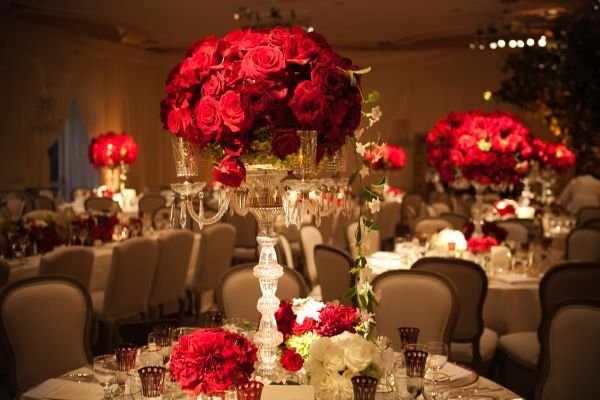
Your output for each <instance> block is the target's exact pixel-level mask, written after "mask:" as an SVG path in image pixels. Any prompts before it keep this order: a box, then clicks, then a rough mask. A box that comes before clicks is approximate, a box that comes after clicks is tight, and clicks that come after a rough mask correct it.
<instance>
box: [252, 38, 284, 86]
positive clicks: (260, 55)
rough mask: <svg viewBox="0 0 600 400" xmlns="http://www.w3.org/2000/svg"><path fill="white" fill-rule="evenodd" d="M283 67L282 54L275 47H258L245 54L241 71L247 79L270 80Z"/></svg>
mask: <svg viewBox="0 0 600 400" xmlns="http://www.w3.org/2000/svg"><path fill="white" fill-rule="evenodd" d="M284 67H285V59H284V57H283V53H282V52H281V50H279V49H278V48H277V47H268V46H258V47H254V48H252V49H250V50H248V52H247V53H246V55H245V56H244V58H243V59H242V66H241V71H242V73H243V74H244V76H245V77H246V78H249V79H257V80H258V79H260V80H263V79H270V78H272V77H274V76H277V75H278V74H280V73H281V72H282V71H283V69H284Z"/></svg>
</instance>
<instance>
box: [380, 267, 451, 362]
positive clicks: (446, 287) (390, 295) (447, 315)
mask: <svg viewBox="0 0 600 400" xmlns="http://www.w3.org/2000/svg"><path fill="white" fill-rule="evenodd" d="M372 285H373V292H375V293H378V294H379V295H380V296H381V298H382V299H385V300H383V301H381V302H379V304H370V305H369V307H370V308H371V310H372V311H373V312H374V314H375V317H374V318H375V323H376V326H377V330H378V332H379V334H380V335H383V336H387V337H388V338H390V339H391V341H392V346H393V348H394V349H395V350H396V351H400V350H401V342H400V336H399V335H398V328H399V327H402V326H414V327H417V328H419V329H420V334H419V342H422V343H426V342H430V341H435V342H444V343H446V344H447V345H448V348H450V343H451V342H452V333H453V332H454V326H455V325H456V320H457V318H458V311H459V310H458V301H457V298H456V293H455V290H454V287H453V286H452V284H451V283H450V282H449V281H448V279H446V278H444V277H442V276H440V275H439V274H434V273H433V272H428V271H417V270H401V271H387V272H384V273H383V274H381V275H378V276H377V277H376V278H375V279H374V280H373V282H372Z"/></svg>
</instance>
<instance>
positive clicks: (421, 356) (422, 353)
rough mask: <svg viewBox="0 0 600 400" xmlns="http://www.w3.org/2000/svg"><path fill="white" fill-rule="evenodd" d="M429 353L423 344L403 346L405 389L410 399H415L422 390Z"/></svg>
mask: <svg viewBox="0 0 600 400" xmlns="http://www.w3.org/2000/svg"><path fill="white" fill-rule="evenodd" d="M428 356H429V353H428V351H427V346H425V345H424V344H407V345H406V346H404V362H405V364H406V376H407V383H406V388H407V391H408V393H410V395H411V396H412V399H416V398H417V397H418V396H419V394H420V393H421V391H422V389H423V376H425V371H426V370H427V360H428Z"/></svg>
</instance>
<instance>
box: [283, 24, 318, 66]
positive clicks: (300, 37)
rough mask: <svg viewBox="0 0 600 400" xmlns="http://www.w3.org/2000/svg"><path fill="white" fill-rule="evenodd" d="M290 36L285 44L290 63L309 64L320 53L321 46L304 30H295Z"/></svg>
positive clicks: (287, 58)
mask: <svg viewBox="0 0 600 400" xmlns="http://www.w3.org/2000/svg"><path fill="white" fill-rule="evenodd" d="M292 31H293V33H292V34H291V35H290V37H289V38H288V40H287V42H286V43H285V46H284V52H285V58H286V61H287V62H288V63H292V64H300V65H304V64H308V62H309V61H310V60H311V59H312V58H313V57H315V55H316V54H317V53H318V51H319V50H320V49H319V46H317V44H316V43H315V41H314V40H312V39H311V38H310V37H308V36H306V33H304V31H302V30H295V31H294V29H293V28H292Z"/></svg>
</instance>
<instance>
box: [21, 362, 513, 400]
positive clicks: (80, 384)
mask: <svg viewBox="0 0 600 400" xmlns="http://www.w3.org/2000/svg"><path fill="white" fill-rule="evenodd" d="M449 367H450V368H453V370H456V369H457V368H460V367H457V366H455V365H451V366H449ZM270 389H274V390H270ZM275 389H277V390H275ZM291 390H293V389H290V390H289V392H291ZM285 392H286V390H285V386H283V387H281V386H279V385H275V386H274V387H269V386H266V387H265V389H264V390H263V395H262V397H261V398H262V399H263V400H308V399H307V398H306V396H302V397H301V396H298V395H297V393H298V392H294V395H292V394H291V393H290V394H289V396H290V397H287V396H285ZM307 392H308V393H310V392H311V391H307ZM282 394H283V395H282ZM99 398H102V389H101V387H100V385H99V384H98V383H96V382H95V381H94V378H93V373H92V369H91V367H90V366H89V365H87V366H83V367H81V368H78V369H76V370H74V371H71V372H68V373H66V374H64V375H61V376H59V377H56V378H51V379H48V380H46V381H44V382H42V383H41V384H39V385H37V386H35V387H33V388H31V389H29V390H28V391H26V392H25V393H23V394H22V395H21V396H20V397H19V398H18V399H19V400H88V399H89V400H97V399H99ZM135 398H141V396H139V397H135ZM396 398H397V397H396V393H395V392H389V393H377V395H376V396H375V399H376V400H394V399H396ZM422 398H423V397H422V396H419V399H422ZM448 398H449V399H459V398H462V399H471V398H473V399H474V398H477V399H495V400H522V399H521V397H519V396H518V395H517V394H515V393H514V392H512V391H510V390H509V389H507V388H505V387H503V386H501V385H500V384H498V383H496V382H494V381H491V380H489V379H487V378H484V377H481V376H479V377H476V380H475V382H473V383H470V384H467V385H462V386H456V385H451V389H450V395H449V397H448ZM163 399H164V400H189V399H190V397H189V396H188V395H187V394H185V393H183V392H182V391H181V390H179V389H178V388H177V387H176V384H173V383H169V384H167V388H166V393H165V394H164V395H163Z"/></svg>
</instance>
